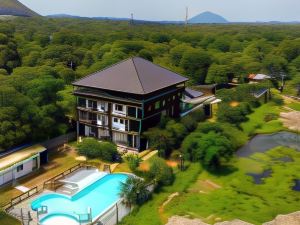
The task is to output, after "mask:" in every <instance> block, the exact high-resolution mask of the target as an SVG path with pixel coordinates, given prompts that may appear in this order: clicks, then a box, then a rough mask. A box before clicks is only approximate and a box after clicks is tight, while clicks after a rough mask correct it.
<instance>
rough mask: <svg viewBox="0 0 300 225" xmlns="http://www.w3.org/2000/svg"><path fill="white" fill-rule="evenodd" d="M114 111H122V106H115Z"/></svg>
mask: <svg viewBox="0 0 300 225" xmlns="http://www.w3.org/2000/svg"><path fill="white" fill-rule="evenodd" d="M115 110H116V111H123V106H122V105H118V104H115Z"/></svg>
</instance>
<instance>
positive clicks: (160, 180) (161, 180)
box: [149, 157, 174, 186]
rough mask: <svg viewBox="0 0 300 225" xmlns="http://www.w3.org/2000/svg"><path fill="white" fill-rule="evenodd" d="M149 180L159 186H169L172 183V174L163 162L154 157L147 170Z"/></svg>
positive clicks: (170, 169)
mask: <svg viewBox="0 0 300 225" xmlns="http://www.w3.org/2000/svg"><path fill="white" fill-rule="evenodd" d="M149 177H150V179H155V180H156V182H157V184H158V185H159V186H162V185H170V184H172V183H173V181H174V174H173V170H172V168H171V167H169V166H168V165H167V164H166V162H165V160H163V159H162V158H159V157H156V158H154V159H153V161H152V162H151V165H150V170H149Z"/></svg>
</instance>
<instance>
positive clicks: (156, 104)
mask: <svg viewBox="0 0 300 225" xmlns="http://www.w3.org/2000/svg"><path fill="white" fill-rule="evenodd" d="M159 108H160V102H159V101H158V102H155V109H159Z"/></svg>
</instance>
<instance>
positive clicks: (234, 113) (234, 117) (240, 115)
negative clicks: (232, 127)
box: [217, 102, 252, 125]
mask: <svg viewBox="0 0 300 225" xmlns="http://www.w3.org/2000/svg"><path fill="white" fill-rule="evenodd" d="M251 112H252V110H251V107H250V104H249V103H246V102H243V103H241V104H240V105H238V106H236V107H232V106H230V105H229V104H227V103H221V104H220V105H219V110H218V112H217V118H218V121H220V122H226V123H231V124H236V125H239V124H240V123H242V122H245V121H247V120H248V118H247V115H248V114H250V113H251Z"/></svg>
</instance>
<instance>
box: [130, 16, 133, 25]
mask: <svg viewBox="0 0 300 225" xmlns="http://www.w3.org/2000/svg"><path fill="white" fill-rule="evenodd" d="M133 22H134V18H133V13H131V19H130V24H131V25H133Z"/></svg>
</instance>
